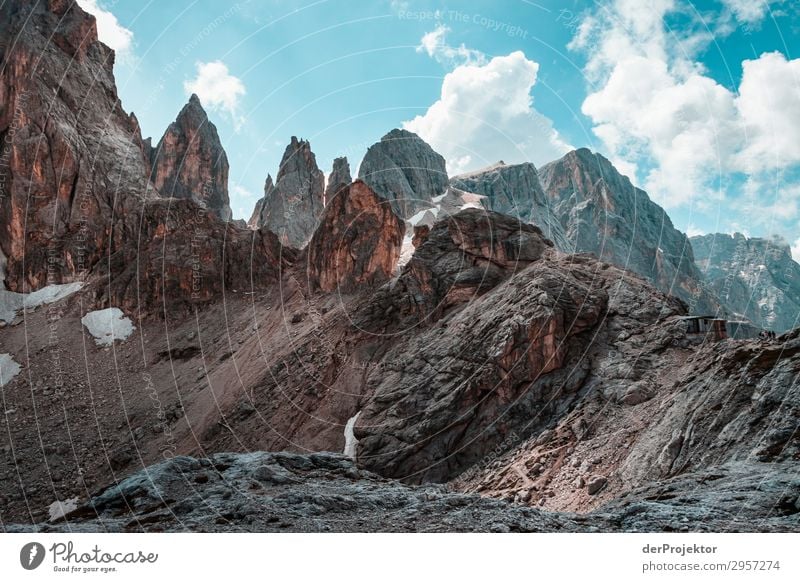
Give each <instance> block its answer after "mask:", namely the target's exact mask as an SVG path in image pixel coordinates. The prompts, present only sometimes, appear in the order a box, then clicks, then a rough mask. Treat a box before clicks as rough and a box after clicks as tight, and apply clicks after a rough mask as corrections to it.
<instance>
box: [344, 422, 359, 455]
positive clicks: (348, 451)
mask: <svg viewBox="0 0 800 582" xmlns="http://www.w3.org/2000/svg"><path fill="white" fill-rule="evenodd" d="M359 416H361V411H360V410H359V411H358V412H357V413H356V415H355V416H354V417H353V418H351V419H350V420H348V421H347V424H345V425H344V454H345V455H347V456H348V457H350V458H351V459H353V460H354V461H355V460H356V447H357V446H358V439H357V438H356V435H355V427H356V421H357V420H358V417H359Z"/></svg>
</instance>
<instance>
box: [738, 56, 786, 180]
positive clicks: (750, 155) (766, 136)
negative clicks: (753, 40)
mask: <svg viewBox="0 0 800 582" xmlns="http://www.w3.org/2000/svg"><path fill="white" fill-rule="evenodd" d="M742 68H743V74H742V82H741V84H740V85H739V98H738V99H737V107H738V110H739V114H740V115H741V121H742V123H743V125H744V129H745V130H746V136H745V139H746V141H745V144H744V145H743V147H742V148H741V151H740V152H739V154H738V165H739V166H740V167H741V169H743V170H744V171H749V172H757V171H759V170H762V169H770V168H783V167H786V166H788V165H791V164H794V163H798V162H800V59H795V60H793V61H787V60H786V57H784V56H783V55H782V54H780V53H777V52H775V53H765V54H763V55H761V56H760V57H759V58H758V59H755V60H747V61H744V62H743V63H742Z"/></svg>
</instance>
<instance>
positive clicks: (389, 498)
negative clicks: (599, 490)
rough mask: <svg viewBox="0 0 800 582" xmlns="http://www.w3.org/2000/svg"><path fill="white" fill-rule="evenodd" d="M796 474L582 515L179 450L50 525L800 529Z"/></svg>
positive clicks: (354, 474)
mask: <svg viewBox="0 0 800 582" xmlns="http://www.w3.org/2000/svg"><path fill="white" fill-rule="evenodd" d="M799 491H800V479H798V477H797V475H796V474H794V475H790V474H786V472H784V471H780V470H778V471H771V472H769V473H765V472H764V471H763V470H762V468H760V467H757V466H753V465H748V464H736V465H732V466H725V467H720V468H717V469H716V470H714V471H708V472H703V473H701V474H697V475H693V476H691V477H681V478H676V479H671V480H668V481H665V482H664V483H661V484H659V485H658V486H651V487H646V488H643V489H641V490H639V491H636V492H632V493H631V494H629V495H627V496H626V497H624V498H622V499H620V500H618V501H616V502H614V503H612V504H609V505H608V506H606V507H603V508H601V509H600V510H598V511H595V512H592V513H590V514H584V515H579V514H574V513H554V512H547V511H542V510H538V509H532V508H529V507H527V506H525V504H522V503H519V502H517V503H512V502H509V501H503V500H492V499H487V498H484V497H481V496H478V495H465V494H461V493H456V492H453V491H451V490H450V489H449V488H448V487H446V486H444V485H427V486H419V487H409V486H406V485H402V484H400V483H398V482H397V481H392V480H388V479H384V478H381V477H379V476H378V475H375V474H373V473H369V472H367V471H363V470H360V469H358V468H357V467H356V465H355V464H354V463H353V461H352V460H351V459H350V458H348V457H346V456H343V455H334V454H330V453H316V454H312V455H297V454H291V453H247V454H231V453H220V454H216V455H212V456H211V457H209V458H202V459H195V458H192V457H176V458H173V459H170V460H168V461H164V462H162V463H159V464H158V465H155V466H152V467H149V468H148V469H147V470H146V471H141V472H139V473H136V474H135V475H132V476H131V477H129V478H127V479H125V480H124V481H122V482H121V483H119V484H118V485H114V486H111V487H109V488H107V489H105V490H103V491H100V492H99V493H98V494H97V495H96V496H94V497H93V498H92V499H91V500H90V501H89V502H88V503H86V504H85V505H82V506H80V507H77V508H76V509H74V510H73V511H71V512H70V513H68V514H67V515H66V516H64V517H63V518H59V519H56V520H53V521H54V523H50V524H44V525H40V526H36V527H24V526H11V527H8V528H7V531H12V532H14V531H33V530H36V531H42V532H53V531H73V532H94V531H107V532H137V531H149V532H181V531H195V532H198V531H199V532H248V531H250V532H281V531H283V532H376V531H379V532H499V533H506V532H599V531H604V532H614V531H626V532H636V531H678V532H708V531H713V532H758V531H769V532H780V531H788V532H791V531H797V528H798V527H800V499H798V497H797V493H798V492H799Z"/></svg>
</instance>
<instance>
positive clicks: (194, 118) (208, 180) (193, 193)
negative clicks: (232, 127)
mask: <svg viewBox="0 0 800 582" xmlns="http://www.w3.org/2000/svg"><path fill="white" fill-rule="evenodd" d="M152 168H153V170H152V181H153V185H154V186H155V187H156V189H158V190H159V192H160V193H161V195H162V196H164V197H166V198H189V199H191V200H194V201H195V202H197V203H198V204H200V205H201V206H203V207H205V208H207V209H208V210H209V211H211V212H212V213H214V214H216V215H217V216H218V217H219V218H221V219H223V220H230V217H231V209H230V202H229V199H228V157H227V156H226V155H225V150H224V149H223V147H222V143H221V142H220V139H219V135H218V134H217V128H216V127H215V126H214V124H213V123H211V121H209V119H208V115H207V114H206V111H205V109H203V106H202V104H201V103H200V99H199V98H198V97H197V95H194V94H193V95H192V96H191V97H190V98H189V102H188V103H187V104H186V105H184V106H183V109H181V111H180V113H179V114H178V117H177V118H176V119H175V121H174V122H173V123H171V124H170V126H169V128H167V131H166V133H165V134H164V137H162V138H161V141H160V142H159V143H158V146H156V149H155V151H154V153H153V160H152Z"/></svg>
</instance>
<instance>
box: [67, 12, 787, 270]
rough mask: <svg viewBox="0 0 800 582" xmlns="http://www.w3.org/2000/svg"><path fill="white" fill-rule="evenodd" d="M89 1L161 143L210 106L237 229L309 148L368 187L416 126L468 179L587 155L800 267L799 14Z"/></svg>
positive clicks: (121, 76)
mask: <svg viewBox="0 0 800 582" xmlns="http://www.w3.org/2000/svg"><path fill="white" fill-rule="evenodd" d="M80 2H81V4H82V5H84V7H86V8H88V9H89V10H90V11H92V12H94V13H95V14H96V15H98V23H99V28H100V36H101V39H102V40H104V41H105V42H106V43H107V44H109V45H111V46H112V47H113V48H115V49H116V50H117V53H118V57H117V64H116V66H115V70H116V75H117V83H118V86H119V93H120V96H121V98H122V101H123V104H124V106H125V108H126V109H127V110H128V111H133V112H134V113H136V115H137V117H138V118H139V120H140V123H141V125H142V128H143V132H144V134H145V136H147V135H150V136H152V137H153V138H154V141H157V140H158V138H159V137H160V136H161V134H162V133H163V131H164V129H165V128H166V127H167V125H168V124H169V123H170V122H171V121H172V120H173V119H174V117H175V115H176V114H177V112H178V111H179V110H180V108H181V107H182V106H183V104H184V103H185V102H186V100H187V98H188V94H189V93H190V92H191V91H195V92H197V93H198V94H199V95H200V98H201V101H202V102H203V104H204V105H205V106H206V109H207V110H208V112H209V115H210V117H211V119H212V120H213V121H214V123H215V124H216V125H217V127H218V129H219V131H220V135H221V137H222V140H223V145H224V146H225V149H226V151H227V152H228V156H229V159H230V163H231V179H230V193H231V207H232V209H233V212H234V215H235V216H237V217H243V218H247V217H249V214H250V212H251V210H252V207H253V206H254V204H255V202H256V200H257V198H258V197H260V196H261V193H262V188H263V183H264V179H265V177H266V175H267V173H272V174H273V175H274V174H275V172H276V170H277V167H278V164H279V161H280V157H281V154H282V152H283V150H284V148H285V146H286V144H287V143H288V141H289V138H290V137H291V136H292V135H297V136H299V137H304V138H306V139H309V140H310V141H311V144H312V149H313V150H314V152H315V153H316V155H317V161H318V163H319V164H320V167H321V168H322V169H323V170H324V171H326V172H327V171H329V170H330V167H331V162H332V160H333V158H334V157H337V156H339V155H346V156H347V157H348V159H349V160H350V164H351V167H352V170H353V172H355V171H356V167H357V166H358V163H359V161H360V160H361V158H362V156H363V154H364V152H365V151H366V148H367V147H368V146H369V145H370V144H371V143H373V142H375V141H377V140H378V139H380V137H381V136H382V135H383V134H384V133H386V132H387V131H388V130H390V129H391V128H393V127H399V126H406V127H408V128H409V129H412V130H413V131H416V132H417V133H420V134H421V135H422V136H423V137H424V138H425V139H427V140H428V141H429V142H430V143H431V144H432V145H433V146H434V148H435V149H437V150H438V151H440V153H442V154H443V155H445V157H446V158H447V160H448V165H449V168H450V170H451V172H458V171H464V170H470V169H475V168H477V167H481V166H483V165H488V164H491V163H494V162H496V161H497V160H499V159H503V160H504V161H506V162H520V161H525V160H530V161H533V162H534V163H536V164H537V165H541V164H542V163H545V162H546V161H549V160H552V159H555V158H557V157H558V156H559V155H560V154H561V153H564V152H565V151H567V150H568V149H571V148H574V147H590V148H591V149H594V150H596V151H599V152H601V153H603V154H604V155H606V156H607V157H609V158H610V159H611V160H612V161H613V162H614V163H615V164H616V165H617V167H618V168H620V169H621V170H622V171H623V172H624V173H626V174H628V175H629V176H630V177H631V178H632V179H633V181H634V182H635V183H636V184H637V185H639V186H641V187H644V188H645V189H646V190H647V191H648V192H649V193H650V194H651V197H653V198H654V199H655V200H656V201H657V202H659V203H660V204H662V205H663V206H665V207H666V208H667V210H668V212H669V213H670V215H671V216H672V218H673V221H674V222H675V224H676V226H677V227H678V228H680V229H682V230H685V231H689V232H690V233H692V234H694V233H700V232H715V231H722V232H728V231H733V230H739V231H742V232H745V233H746V234H749V235H751V236H763V235H768V234H778V235H781V236H783V237H784V238H786V239H787V240H788V241H789V242H790V243H793V244H794V245H795V246H796V249H797V250H798V251H800V228H799V227H798V226H799V225H800V180H798V178H800V59H798V57H800V54H799V53H800V42H799V41H798V40H797V39H798V32H800V16H798V12H800V11H798V2H797V0H783V1H780V0H778V1H771V2H767V1H764V2H759V1H757V0H707V1H704V2H695V3H691V2H683V1H681V0H648V2H641V1H640V0H603V1H597V2H593V1H590V0H573V1H569V0H567V1H561V2H556V1H549V0H539V1H536V2H534V1H524V0H506V1H500V2H497V1H494V2H493V1H489V0H483V1H478V0H474V1H471V0H461V1H458V2H442V1H434V0H407V1H401V0H379V1H374V2H353V1H349V0H272V1H261V0H242V1H240V2H238V3H233V2H231V3H227V2H218V1H214V0H175V1H171V2H157V1H155V0H151V1H139V0H137V1H133V0H117V1H116V2H115V1H114V0H80ZM795 256H796V257H797V256H798V255H795Z"/></svg>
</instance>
